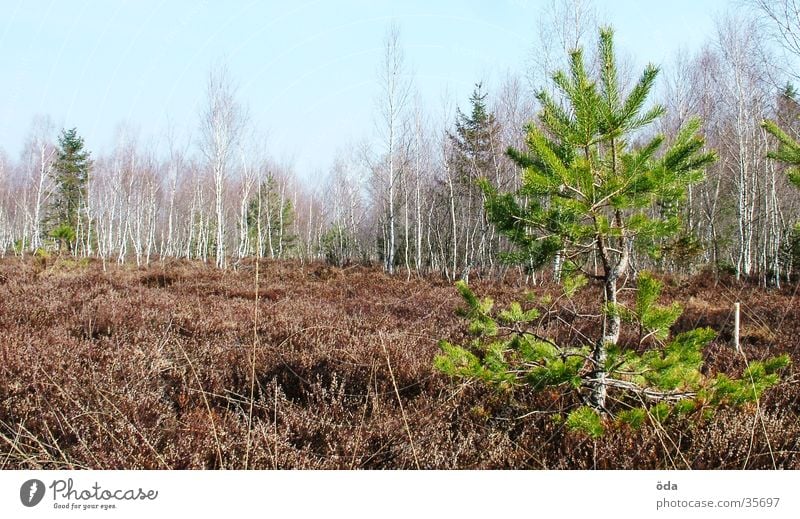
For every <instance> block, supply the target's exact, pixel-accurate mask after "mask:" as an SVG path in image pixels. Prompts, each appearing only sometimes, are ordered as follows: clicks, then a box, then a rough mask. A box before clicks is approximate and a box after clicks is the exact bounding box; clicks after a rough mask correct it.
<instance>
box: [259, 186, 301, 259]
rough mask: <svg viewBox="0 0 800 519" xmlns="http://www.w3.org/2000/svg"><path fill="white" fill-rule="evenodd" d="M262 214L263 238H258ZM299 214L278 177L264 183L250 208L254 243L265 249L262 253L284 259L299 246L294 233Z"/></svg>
mask: <svg viewBox="0 0 800 519" xmlns="http://www.w3.org/2000/svg"><path fill="white" fill-rule="evenodd" d="M259 214H260V215H261V225H260V229H261V237H259V236H258V229H259V225H258V215H259ZM294 220H295V211H294V207H293V204H292V201H291V199H290V198H288V197H286V196H283V195H282V194H281V190H280V188H279V186H278V182H277V180H276V179H275V177H274V176H272V175H269V176H268V177H267V179H266V180H264V181H263V182H261V184H260V186H259V191H258V192H257V193H256V196H254V197H253V198H252V200H250V203H249V204H248V207H247V227H248V229H249V233H250V243H252V244H255V246H256V247H259V246H260V247H261V249H262V250H261V251H260V254H266V255H268V256H269V257H270V258H276V257H278V258H280V257H283V256H284V254H285V253H287V252H288V251H289V250H290V249H291V248H292V247H294V245H295V241H296V239H297V236H296V235H295V234H294V233H293V231H292V229H293V225H294Z"/></svg>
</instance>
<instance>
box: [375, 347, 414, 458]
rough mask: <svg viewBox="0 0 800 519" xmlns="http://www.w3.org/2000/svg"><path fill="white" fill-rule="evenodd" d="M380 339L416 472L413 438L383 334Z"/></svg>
mask: <svg viewBox="0 0 800 519" xmlns="http://www.w3.org/2000/svg"><path fill="white" fill-rule="evenodd" d="M378 335H379V336H380V339H381V348H383V354H384V355H386V365H387V366H389V376H390V377H391V378H392V385H393V386H394V394H395V395H397V405H399V406H400V414H401V415H402V416H403V423H404V424H405V426H406V434H408V441H409V442H410V443H411V454H413V455H414V464H415V465H416V466H417V470H419V468H420V467H419V460H418V459H417V450H416V449H415V448H414V438H412V436H411V429H410V428H409V426H408V420H407V419H406V412H405V410H404V409H403V402H402V400H400V391H398V390H397V382H396V381H395V379H394V371H392V363H391V362H390V361H389V352H388V351H386V344H385V343H384V342H383V332H379V334H378Z"/></svg>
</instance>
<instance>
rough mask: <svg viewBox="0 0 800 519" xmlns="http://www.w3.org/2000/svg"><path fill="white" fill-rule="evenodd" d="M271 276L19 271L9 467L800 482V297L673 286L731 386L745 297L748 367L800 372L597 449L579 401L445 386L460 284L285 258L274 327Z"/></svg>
mask: <svg viewBox="0 0 800 519" xmlns="http://www.w3.org/2000/svg"><path fill="white" fill-rule="evenodd" d="M254 267H255V264H254V263H252V262H251V263H247V264H244V265H241V266H239V268H237V269H235V270H230V271H219V270H215V269H211V268H208V267H206V266H204V265H202V264H199V263H189V262H177V261H173V262H167V263H166V264H164V265H159V266H153V267H150V268H148V269H132V268H131V267H117V266H109V267H108V269H107V270H106V271H104V269H103V267H102V265H101V264H100V263H98V262H89V263H88V264H76V263H74V262H69V261H61V262H57V263H56V264H55V265H49V266H46V265H42V264H34V262H32V261H27V260H26V261H22V260H16V259H6V260H3V261H1V262H0V468H6V469H27V468H98V469H100V468H104V469H111V468H113V469H123V468H124V469H155V468H177V469H185V468H192V469H195V468H222V467H224V468H258V469H266V468H281V469H284V468H296V469H317V468H318V469H350V468H366V469H405V468H416V467H420V468H437V469H467V468H470V469H471V468H520V469H521V468H532V469H544V468H547V469H584V468H604V469H605V468H610V469H655V468H679V469H682V468H690V467H691V468H699V469H712V468H722V469H741V468H747V469H771V468H785V469H797V468H800V421H799V420H798V416H800V399H799V397H800V389H799V388H798V384H797V376H796V374H795V373H796V371H795V370H796V366H798V364H800V352H799V351H798V347H797V346H798V337H800V305H797V300H798V299H797V286H792V287H789V288H786V289H782V290H768V291H767V290H763V289H759V288H756V287H755V286H751V285H747V284H737V283H735V282H734V281H732V280H721V281H716V282H715V281H714V280H713V279H712V278H710V277H702V276H700V277H696V278H693V279H690V280H682V281H681V280H672V279H667V280H666V281H667V283H666V285H667V287H666V289H665V298H664V299H666V300H678V301H681V302H683V303H684V304H685V307H686V312H685V314H684V316H683V317H682V318H681V320H680V321H679V322H678V323H677V324H676V327H675V328H676V329H675V330H674V331H681V330H685V329H689V328H692V327H696V326H711V327H713V328H714V329H716V330H718V331H719V338H718V339H717V341H716V342H715V343H714V344H712V345H711V346H710V347H709V349H708V351H707V355H706V357H707V368H708V370H709V371H710V372H711V373H713V372H715V371H717V370H725V371H727V372H730V373H732V374H736V373H737V372H738V373H741V370H742V369H743V367H744V363H745V361H744V358H743V357H741V356H737V355H736V354H735V353H733V352H732V351H731V349H730V347H729V346H728V342H729V340H730V336H731V330H732V312H731V308H732V303H733V301H735V300H740V301H741V302H742V308H743V314H744V315H743V345H744V353H745V355H746V357H747V358H749V359H760V358H764V357H766V356H768V355H774V354H778V353H781V352H788V353H789V354H790V355H791V356H792V359H793V362H794V364H793V367H792V368H790V369H789V370H788V371H787V372H786V373H784V381H783V382H782V383H781V384H780V385H779V386H777V387H775V388H773V389H771V390H769V391H768V392H767V393H766V394H765V396H764V398H763V399H762V401H761V402H760V403H759V406H757V407H756V406H753V407H750V408H745V409H741V410H737V411H733V410H723V411H722V412H721V413H719V414H718V415H717V416H716V417H714V418H713V419H712V420H707V421H706V420H703V419H701V418H699V417H689V418H685V419H682V420H681V421H676V420H671V421H668V422H666V423H665V424H664V425H663V426H661V425H658V424H655V423H647V424H645V425H644V426H643V427H642V428H641V429H640V430H632V429H630V428H628V427H627V426H620V427H614V428H612V429H611V430H610V431H609V432H608V433H607V434H606V435H605V436H604V437H602V438H601V439H599V440H591V439H588V438H586V437H584V436H581V435H579V434H576V433H571V432H568V431H566V430H565V428H564V426H563V424H562V422H561V421H559V420H558V419H557V418H556V416H557V412H559V411H564V410H568V409H569V408H571V407H573V406H575V405H577V404H578V402H576V401H575V400H573V399H572V397H568V396H564V395H559V394H557V393H540V394H536V395H529V394H518V395H516V397H515V399H514V400H511V399H510V398H508V397H506V396H503V395H498V394H492V393H490V392H488V391H487V390H485V389H482V388H480V387H478V386H473V385H459V384H456V383H454V382H451V381H450V380H448V379H447V378H446V377H445V376H443V375H441V374H439V373H437V372H435V371H434V370H433V369H432V360H433V358H434V356H435V355H436V354H437V352H438V348H437V341H438V340H439V339H443V338H444V339H449V340H453V341H459V342H464V341H465V340H467V338H466V337H465V335H464V330H465V323H464V322H463V321H462V320H461V319H460V318H458V317H456V316H455V310H456V308H458V307H459V306H460V301H459V298H458V295H457V293H456V290H455V289H454V288H453V287H452V286H451V285H450V284H448V283H446V282H444V281H442V280H440V279H424V280H419V279H412V280H411V281H406V280H405V279H404V276H397V277H394V278H392V277H389V276H387V275H385V274H383V273H381V272H379V271H377V270H375V269H368V268H364V267H352V268H345V269H336V268H331V267H327V266H324V265H321V264H314V265H305V266H304V265H301V264H299V263H288V262H287V263H281V262H266V261H265V262H262V263H261V264H260V266H259V270H260V273H259V275H260V282H259V286H258V319H257V320H256V321H255V330H254V310H255V305H256V287H255V283H254V279H255V269H254ZM473 288H474V289H475V291H476V293H477V294H479V295H481V296H485V295H490V296H492V297H494V298H495V299H496V300H497V301H498V302H508V301H511V300H514V299H521V298H522V297H523V296H524V292H525V290H523V289H522V288H520V287H519V286H518V285H517V284H516V283H515V282H514V281H513V280H510V279H509V280H506V281H505V282H504V283H502V284H500V283H491V282H481V281H478V282H475V283H473ZM551 290H553V287H547V286H539V287H535V288H533V289H532V291H533V292H534V293H535V294H537V295H542V294H545V293H547V292H548V291H551ZM595 291H596V288H590V289H587V290H586V291H585V292H586V293H585V294H580V295H579V296H578V301H577V305H578V309H579V311H580V310H583V312H582V313H588V312H589V309H591V304H592V303H593V301H594V300H595V297H596V292H595ZM559 316H561V317H564V318H565V319H567V320H570V321H571V322H572V325H573V326H572V327H571V328H568V327H565V326H564V325H563V322H561V321H559V319H558V317H559ZM547 326H548V329H547V333H548V334H550V335H552V336H557V337H558V339H559V340H561V341H575V340H578V337H579V335H578V333H577V331H576V330H578V331H581V332H582V333H585V334H587V335H591V334H595V333H596V331H597V328H596V327H597V323H596V322H595V321H593V320H592V319H591V318H585V319H583V320H580V319H578V320H574V321H572V318H571V317H569V314H568V313H565V312H557V313H554V314H552V316H551V319H550V320H549V324H548V325H547ZM254 332H255V334H254ZM254 337H256V338H257V339H256V340H257V342H256V344H255V348H254ZM253 355H254V357H253ZM253 361H254V363H253ZM389 366H391V371H390V369H389ZM251 373H255V380H253V379H252V377H251ZM251 388H252V390H253V398H252V399H251ZM532 411H533V412H532Z"/></svg>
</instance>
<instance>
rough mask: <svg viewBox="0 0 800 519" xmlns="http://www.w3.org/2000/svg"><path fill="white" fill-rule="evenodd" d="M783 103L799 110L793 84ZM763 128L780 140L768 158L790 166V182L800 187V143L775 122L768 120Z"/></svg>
mask: <svg viewBox="0 0 800 519" xmlns="http://www.w3.org/2000/svg"><path fill="white" fill-rule="evenodd" d="M781 101H783V103H781V104H784V105H789V106H791V107H792V108H794V111H796V110H797V105H798V103H797V92H796V91H795V89H794V87H793V86H792V85H791V84H789V85H787V86H786V88H785V89H784V92H783V95H782V96H781ZM762 126H763V127H764V129H765V130H767V132H768V133H770V134H771V135H772V136H773V137H775V138H776V139H777V140H778V148H777V149H776V150H773V151H770V152H769V153H768V154H767V156H768V157H769V158H771V159H774V160H777V161H778V162H782V163H783V164H786V165H787V166H789V167H790V169H789V172H788V175H789V180H790V181H791V182H792V184H794V185H795V186H797V187H800V143H799V142H797V141H796V140H795V139H793V138H792V137H791V136H789V134H788V133H786V132H785V131H784V130H782V129H781V128H780V126H778V123H776V122H775V121H770V120H766V121H764V122H763V123H762Z"/></svg>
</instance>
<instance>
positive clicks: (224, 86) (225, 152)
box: [200, 66, 247, 268]
mask: <svg viewBox="0 0 800 519" xmlns="http://www.w3.org/2000/svg"><path fill="white" fill-rule="evenodd" d="M246 119H247V115H246V112H245V109H244V108H243V107H242V105H241V104H240V103H239V102H238V101H237V100H236V87H235V86H234V84H233V81H232V80H231V78H230V75H229V72H228V69H227V68H226V67H224V66H218V67H216V68H215V69H213V70H212V71H211V72H210V73H209V75H208V81H207V83H206V106H205V109H204V110H203V113H202V117H201V121H200V151H201V153H202V154H203V157H204V158H205V160H206V164H207V167H208V168H209V170H210V171H211V173H212V176H213V180H214V213H215V229H216V237H215V249H216V250H215V256H216V266H217V267H218V268H224V267H225V265H226V257H225V255H226V248H225V208H224V206H223V200H224V198H225V188H226V181H227V179H228V175H229V169H230V167H231V164H230V162H231V158H232V155H233V153H234V152H235V149H236V146H237V144H238V142H239V139H240V137H241V135H242V131H243V129H244V126H245V123H246Z"/></svg>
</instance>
